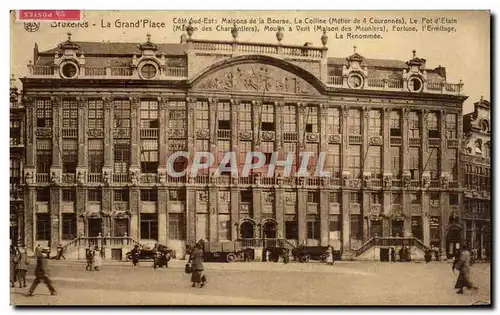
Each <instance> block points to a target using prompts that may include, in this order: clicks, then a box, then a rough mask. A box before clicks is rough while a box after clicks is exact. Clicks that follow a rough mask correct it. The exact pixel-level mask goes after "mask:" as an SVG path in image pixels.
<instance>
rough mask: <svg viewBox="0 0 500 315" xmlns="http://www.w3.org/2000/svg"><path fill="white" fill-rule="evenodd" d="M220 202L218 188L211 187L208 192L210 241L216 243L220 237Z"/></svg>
mask: <svg viewBox="0 0 500 315" xmlns="http://www.w3.org/2000/svg"><path fill="white" fill-rule="evenodd" d="M218 202H219V196H218V192H217V187H216V186H214V185H211V186H210V187H209V190H208V211H209V214H208V224H209V233H208V235H209V236H208V238H209V241H211V242H214V241H217V240H218V239H219V235H218V228H217V227H218V224H219V221H218V212H219V211H218V208H219V207H218Z"/></svg>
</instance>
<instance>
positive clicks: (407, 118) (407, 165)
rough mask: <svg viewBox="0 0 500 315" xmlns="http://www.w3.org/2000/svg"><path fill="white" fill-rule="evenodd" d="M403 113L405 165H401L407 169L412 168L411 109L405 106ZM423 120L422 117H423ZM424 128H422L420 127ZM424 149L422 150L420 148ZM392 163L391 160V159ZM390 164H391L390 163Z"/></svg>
mask: <svg viewBox="0 0 500 315" xmlns="http://www.w3.org/2000/svg"><path fill="white" fill-rule="evenodd" d="M401 114H402V116H403V121H402V125H401V134H402V147H401V148H402V150H401V152H400V153H401V157H402V160H403V165H401V170H402V171H407V170H409V169H410V154H409V153H410V145H409V140H408V139H409V137H410V110H409V109H408V108H403V109H402V110H401ZM421 121H422V119H421ZM420 130H422V128H420ZM420 151H422V150H420ZM389 163H390V161H389ZM389 165H390V164H389Z"/></svg>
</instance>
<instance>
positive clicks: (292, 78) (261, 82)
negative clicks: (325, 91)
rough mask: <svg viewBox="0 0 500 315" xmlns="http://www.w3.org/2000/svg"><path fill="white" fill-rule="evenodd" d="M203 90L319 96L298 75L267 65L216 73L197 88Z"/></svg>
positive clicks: (250, 65)
mask: <svg viewBox="0 0 500 315" xmlns="http://www.w3.org/2000/svg"><path fill="white" fill-rule="evenodd" d="M196 88H198V89H201V90H217V91H245V92H258V93H290V94H306V95H318V94H319V92H318V90H317V89H316V88H315V87H313V86H312V85H311V84H310V83H308V82H307V81H305V80H304V79H302V78H300V77H298V76H297V75H295V74H293V73H290V72H288V71H285V70H283V69H281V68H278V67H274V66H270V65H265V64H256V63H254V64H243V65H236V66H232V67H229V68H225V69H222V70H219V71H215V72H213V73H211V74H210V75H208V76H207V77H205V78H202V79H201V80H200V82H199V83H198V84H197V85H196Z"/></svg>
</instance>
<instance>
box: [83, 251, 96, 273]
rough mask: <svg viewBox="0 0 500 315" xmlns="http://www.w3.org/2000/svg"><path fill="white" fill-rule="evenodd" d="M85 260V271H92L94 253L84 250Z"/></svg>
mask: <svg viewBox="0 0 500 315" xmlns="http://www.w3.org/2000/svg"><path fill="white" fill-rule="evenodd" d="M85 258H86V259H87V266H86V267H85V270H86V271H92V269H93V266H94V251H93V250H91V249H90V247H89V248H87V249H86V250H85Z"/></svg>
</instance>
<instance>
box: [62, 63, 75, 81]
mask: <svg viewBox="0 0 500 315" xmlns="http://www.w3.org/2000/svg"><path fill="white" fill-rule="evenodd" d="M77 74H78V67H77V66H76V65H75V64H74V63H72V62H68V63H66V64H64V65H63V66H62V67H61V76H62V77H63V78H66V79H71V78H74V77H76V75H77Z"/></svg>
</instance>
